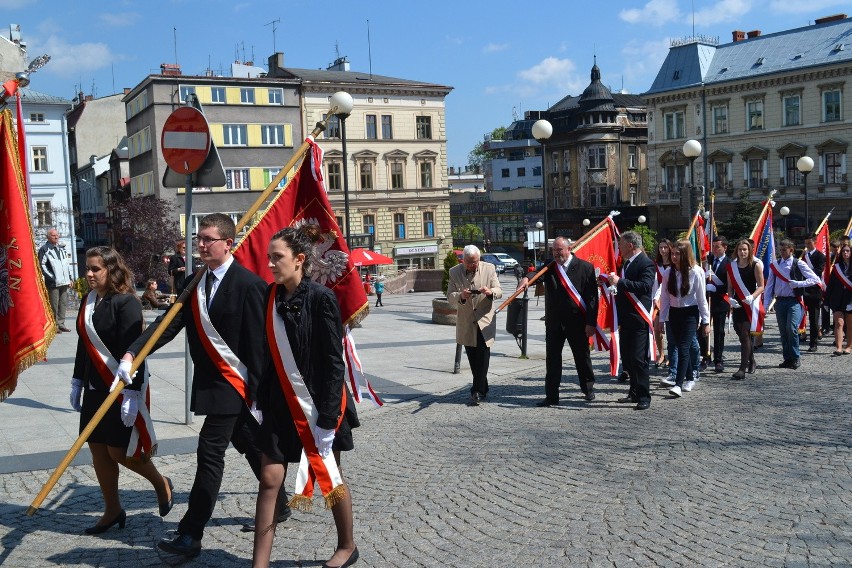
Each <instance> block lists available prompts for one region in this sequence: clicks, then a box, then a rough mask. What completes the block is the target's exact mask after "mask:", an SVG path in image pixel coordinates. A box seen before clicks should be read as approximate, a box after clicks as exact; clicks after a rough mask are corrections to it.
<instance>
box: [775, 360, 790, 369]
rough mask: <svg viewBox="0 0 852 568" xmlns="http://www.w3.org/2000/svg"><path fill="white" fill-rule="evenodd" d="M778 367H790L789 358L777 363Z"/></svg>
mask: <svg viewBox="0 0 852 568" xmlns="http://www.w3.org/2000/svg"><path fill="white" fill-rule="evenodd" d="M778 368H779V369H789V368H790V360H789V359H785V360H784V361H783V362H781V363H778Z"/></svg>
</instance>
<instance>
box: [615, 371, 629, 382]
mask: <svg viewBox="0 0 852 568" xmlns="http://www.w3.org/2000/svg"><path fill="white" fill-rule="evenodd" d="M628 381H630V375H628V374H627V373H625V372H622V373H621V374H620V375H618V382H619V383H626V382H628Z"/></svg>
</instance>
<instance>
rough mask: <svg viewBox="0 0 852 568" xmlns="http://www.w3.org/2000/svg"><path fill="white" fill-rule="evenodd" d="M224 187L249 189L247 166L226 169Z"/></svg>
mask: <svg viewBox="0 0 852 568" xmlns="http://www.w3.org/2000/svg"><path fill="white" fill-rule="evenodd" d="M225 187H226V188H228V189H249V171H248V168H241V169H226V170H225Z"/></svg>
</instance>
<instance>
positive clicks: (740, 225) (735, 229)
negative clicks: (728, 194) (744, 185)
mask: <svg viewBox="0 0 852 568" xmlns="http://www.w3.org/2000/svg"><path fill="white" fill-rule="evenodd" d="M748 196H749V191H748V190H747V189H744V190H743V191H742V193H741V194H740V201H739V203H737V206H736V208H735V209H734V214H733V216H732V217H731V220H730V221H728V222H727V223H725V222H721V223H720V222H718V221H717V222H716V228H717V229H718V234H720V235H723V236H724V237H726V238H727V239H728V242H729V243H735V242H737V241H738V240H740V239H747V238H749V237H750V236H751V232H752V230H753V229H754V224H755V223H757V218H758V216H760V211H761V209H762V207H761V206H760V205H759V204H757V203H753V202H752V201H750V200H749V198H748Z"/></svg>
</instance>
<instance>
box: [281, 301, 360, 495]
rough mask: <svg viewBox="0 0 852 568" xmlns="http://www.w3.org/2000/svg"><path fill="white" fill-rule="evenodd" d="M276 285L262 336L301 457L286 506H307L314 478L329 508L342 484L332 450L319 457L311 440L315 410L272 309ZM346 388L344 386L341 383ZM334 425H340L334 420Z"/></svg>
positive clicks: (343, 399) (341, 492)
mask: <svg viewBox="0 0 852 568" xmlns="http://www.w3.org/2000/svg"><path fill="white" fill-rule="evenodd" d="M277 288H278V286H277V285H276V286H275V287H274V288H273V290H272V291H271V293H270V294H269V299H268V300H267V306H266V338H267V342H268V343H269V348H270V351H271V353H272V362H273V363H274V364H275V370H276V371H277V373H276V374H277V375H278V381H279V383H280V385H281V391H282V392H283V393H284V399H285V400H286V401H287V407H288V408H289V409H290V415H291V416H292V417H293V422H294V424H295V426H296V431H297V432H298V434H299V439H300V440H301V441H302V457H301V459H300V460H299V470H298V472H297V473H296V489H295V492H294V495H293V499H292V500H291V501H290V506H292V507H295V508H298V509H302V510H305V509H309V508H310V505H311V496H312V495H313V493H314V480H316V482H317V483H318V484H319V487H320V491H321V492H322V495H323V497H324V498H325V503H326V507H328V508H331V507H332V506H334V504H335V503H337V502H338V501H339V500H340V499H341V498H342V497H343V496H345V494H346V493H345V492H346V485H345V484H344V483H343V477H342V476H341V475H340V470H338V468H337V462H336V461H335V459H334V453H333V452H330V453H329V454H328V456H326V457H325V458H323V457H321V456H320V454H319V451H318V450H317V446H316V441H315V440H314V434H313V431H314V426H316V423H317V417H318V416H319V411H318V410H317V408H316V406H315V405H314V401H313V399H312V398H311V393H310V391H309V390H308V387H307V385H305V381H304V378H303V377H302V374H301V373H300V372H299V368H298V366H297V365H296V358H295V356H294V355H293V350H292V348H291V347H290V340H289V339H288V338H287V329H286V328H285V326H284V320H283V319H282V318H281V317H280V316H279V315H278V314H277V312H276V310H275V296H276V293H275V290H276V289H277ZM343 388H344V389H345V388H346V387H345V386H344V387H343ZM345 409H346V396H345V393H344V396H342V397H341V408H340V416H341V420H342V419H343V413H344V411H345ZM337 427H338V428H339V427H340V422H338V424H337Z"/></svg>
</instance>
